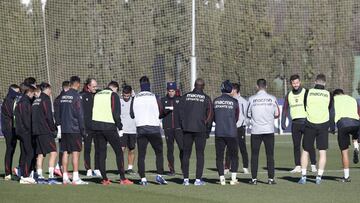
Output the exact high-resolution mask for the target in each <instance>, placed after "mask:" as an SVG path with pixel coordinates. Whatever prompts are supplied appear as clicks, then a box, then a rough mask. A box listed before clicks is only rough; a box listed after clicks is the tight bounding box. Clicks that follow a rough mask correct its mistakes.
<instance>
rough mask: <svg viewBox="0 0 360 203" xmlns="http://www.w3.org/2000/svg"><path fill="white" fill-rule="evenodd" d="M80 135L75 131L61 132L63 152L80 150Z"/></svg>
mask: <svg viewBox="0 0 360 203" xmlns="http://www.w3.org/2000/svg"><path fill="white" fill-rule="evenodd" d="M81 149H82V136H81V135H80V134H77V133H71V134H70V133H62V134H61V150H62V151H63V152H68V153H71V152H81Z"/></svg>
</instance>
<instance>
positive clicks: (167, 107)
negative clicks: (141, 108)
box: [165, 106, 174, 111]
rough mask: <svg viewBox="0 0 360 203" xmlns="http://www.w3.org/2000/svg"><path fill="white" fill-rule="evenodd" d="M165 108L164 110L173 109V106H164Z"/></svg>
mask: <svg viewBox="0 0 360 203" xmlns="http://www.w3.org/2000/svg"><path fill="white" fill-rule="evenodd" d="M165 109H166V110H170V111H173V110H174V107H173V106H165Z"/></svg>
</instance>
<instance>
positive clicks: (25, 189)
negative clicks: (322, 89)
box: [0, 135, 360, 203]
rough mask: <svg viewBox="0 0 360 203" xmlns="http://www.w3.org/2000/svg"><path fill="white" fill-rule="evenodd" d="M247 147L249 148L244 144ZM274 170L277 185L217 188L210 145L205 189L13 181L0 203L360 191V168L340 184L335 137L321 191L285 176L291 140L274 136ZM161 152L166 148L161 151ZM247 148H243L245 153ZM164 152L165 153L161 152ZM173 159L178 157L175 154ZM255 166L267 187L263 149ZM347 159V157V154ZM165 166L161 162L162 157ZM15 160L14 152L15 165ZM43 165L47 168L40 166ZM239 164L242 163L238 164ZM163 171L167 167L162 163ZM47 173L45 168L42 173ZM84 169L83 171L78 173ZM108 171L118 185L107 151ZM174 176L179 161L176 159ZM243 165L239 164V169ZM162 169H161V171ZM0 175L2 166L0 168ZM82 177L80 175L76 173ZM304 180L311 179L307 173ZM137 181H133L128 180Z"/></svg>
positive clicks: (348, 196) (345, 197)
mask: <svg viewBox="0 0 360 203" xmlns="http://www.w3.org/2000/svg"><path fill="white" fill-rule="evenodd" d="M247 139H248V140H247V141H248V147H249V138H247ZM275 142H276V146H275V167H276V174H275V176H276V181H277V183H278V184H277V185H273V186H270V185H266V184H262V183H259V184H258V185H256V186H253V185H249V184H247V181H248V180H249V178H250V176H249V175H244V174H239V179H240V181H241V184H239V185H237V186H230V185H226V186H220V185H219V184H218V182H217V181H218V175H217V172H216V171H214V169H215V146H214V139H213V138H210V139H209V140H208V141H207V147H206V160H205V169H204V179H205V181H206V182H207V185H206V186H203V187H195V186H193V185H190V186H188V187H184V186H182V185H181V182H182V176H181V175H180V174H178V175H176V176H175V177H167V180H168V182H169V185H167V186H160V185H155V184H150V185H149V186H147V187H142V186H139V185H131V186H122V185H119V184H117V183H113V184H112V185H109V186H102V185H100V184H96V183H94V182H96V179H91V180H89V181H91V183H90V184H89V185H87V186H72V185H66V186H65V185H53V186H48V185H20V184H19V183H18V182H16V181H4V180H3V179H1V180H0V198H1V200H0V202H20V201H21V202H22V201H25V202H140V201H143V202H304V201H305V202H328V203H329V202H337V203H338V202H351V201H356V200H357V195H358V188H359V186H360V173H359V172H360V168H359V166H358V165H353V164H352V165H351V169H350V176H351V178H352V182H351V183H340V182H339V181H338V179H339V178H340V177H342V175H343V174H342V169H341V159H340V152H339V149H338V146H337V142H336V137H335V136H333V135H331V136H330V143H329V144H330V149H329V151H328V156H327V157H328V164H327V166H326V171H325V174H324V179H325V181H324V182H323V184H321V185H315V183H313V182H309V183H308V184H306V185H298V184H297V183H296V181H297V180H298V178H299V177H300V174H295V175H293V174H290V173H289V172H288V171H289V170H290V169H291V168H292V167H293V155H292V141H291V138H290V136H277V137H276V138H275ZM164 147H165V145H164ZM4 149H5V142H4V140H2V139H1V140H0V156H1V157H2V158H3V157H4ZM148 149H149V151H148V154H147V162H146V169H147V170H148V171H153V170H154V169H155V156H154V153H153V151H152V150H151V148H150V146H149V147H148ZM249 150H250V148H248V151H249ZM164 151H166V150H164ZM175 153H176V155H177V153H178V152H177V151H176V152H175ZM260 153H261V157H260V164H259V172H260V174H259V180H260V181H266V180H267V174H266V171H265V170H264V168H263V167H265V166H266V162H265V161H266V159H265V156H264V154H265V152H264V146H263V145H262V149H261V152H260ZM350 155H351V154H350ZM164 158H165V160H166V156H165V154H164ZM17 159H18V152H17V154H16V155H15V160H17ZM194 161H195V153H194V151H193V155H192V157H191V165H190V170H191V171H190V178H194V171H195V162H194ZM45 163H47V162H45ZM240 163H241V158H240ZM165 165H166V161H165ZM81 166H82V164H81ZM46 168H47V167H44V169H45V171H46ZM81 168H83V167H81ZM107 168H108V174H109V177H110V178H111V179H112V180H118V175H116V174H115V169H116V168H115V159H114V153H113V151H112V149H111V148H110V147H109V152H108V159H107ZM176 168H177V172H179V171H180V169H179V160H177V159H176ZM239 168H242V165H241V164H240V167H239ZM165 169H166V167H165ZM0 171H1V174H3V171H4V166H3V164H1V165H0ZM81 173H82V175H83V178H84V179H86V178H85V177H84V171H82V172H81ZM154 175H155V174H154V173H151V172H148V173H147V177H148V180H149V181H153V180H154ZM309 175H310V176H311V175H313V174H312V173H309ZM129 178H130V179H132V180H136V182H137V181H138V177H137V176H135V177H129Z"/></svg>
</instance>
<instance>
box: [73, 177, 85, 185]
mask: <svg viewBox="0 0 360 203" xmlns="http://www.w3.org/2000/svg"><path fill="white" fill-rule="evenodd" d="M72 184H73V185H88V184H89V183H88V182H85V181H83V180H81V179H80V178H79V179H77V180H73V181H72Z"/></svg>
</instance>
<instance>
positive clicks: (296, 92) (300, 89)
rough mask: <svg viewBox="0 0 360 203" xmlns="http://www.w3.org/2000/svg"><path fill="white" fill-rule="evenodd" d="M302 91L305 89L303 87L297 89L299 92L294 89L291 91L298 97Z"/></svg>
mask: <svg viewBox="0 0 360 203" xmlns="http://www.w3.org/2000/svg"><path fill="white" fill-rule="evenodd" d="M302 89H303V88H302V87H299V89H297V90H295V89H292V90H291V91H292V93H293V94H295V95H297V94H300V93H301V91H302Z"/></svg>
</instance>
